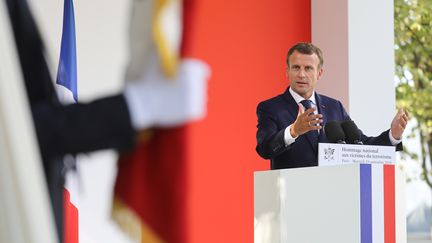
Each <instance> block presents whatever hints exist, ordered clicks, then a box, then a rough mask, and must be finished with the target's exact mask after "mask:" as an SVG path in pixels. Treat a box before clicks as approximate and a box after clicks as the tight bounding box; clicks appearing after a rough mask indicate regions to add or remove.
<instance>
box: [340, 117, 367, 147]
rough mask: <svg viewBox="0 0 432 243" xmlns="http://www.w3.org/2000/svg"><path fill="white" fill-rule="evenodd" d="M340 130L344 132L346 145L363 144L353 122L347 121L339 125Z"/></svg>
mask: <svg viewBox="0 0 432 243" xmlns="http://www.w3.org/2000/svg"><path fill="white" fill-rule="evenodd" d="M340 125H341V127H342V129H343V130H344V132H345V136H346V141H347V143H351V144H363V143H362V141H361V133H360V130H359V129H358V127H357V125H356V124H355V123H354V121H351V120H347V121H343V122H342V123H341V124H340Z"/></svg>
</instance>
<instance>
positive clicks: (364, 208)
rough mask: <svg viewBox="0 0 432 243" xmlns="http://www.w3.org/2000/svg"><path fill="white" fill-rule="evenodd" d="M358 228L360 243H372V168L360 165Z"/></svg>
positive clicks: (368, 165)
mask: <svg viewBox="0 0 432 243" xmlns="http://www.w3.org/2000/svg"><path fill="white" fill-rule="evenodd" d="M360 226H361V229H360V231H361V233H360V234H361V243H372V168H371V165H370V164H361V165H360Z"/></svg>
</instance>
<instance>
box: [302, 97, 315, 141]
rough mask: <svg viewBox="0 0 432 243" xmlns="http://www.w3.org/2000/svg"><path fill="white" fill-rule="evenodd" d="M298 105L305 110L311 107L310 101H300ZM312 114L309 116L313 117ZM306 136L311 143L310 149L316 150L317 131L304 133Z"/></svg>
mask: <svg viewBox="0 0 432 243" xmlns="http://www.w3.org/2000/svg"><path fill="white" fill-rule="evenodd" d="M300 103H301V104H302V105H303V106H304V108H305V110H307V109H309V108H311V107H312V101H310V100H302V101H300ZM313 114H314V113H311V115H313ZM306 136H307V137H308V138H309V140H310V141H311V143H312V147H314V148H315V149H317V148H318V131H317V130H312V131H309V132H307V133H306Z"/></svg>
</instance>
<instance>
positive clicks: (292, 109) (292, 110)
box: [283, 87, 298, 120]
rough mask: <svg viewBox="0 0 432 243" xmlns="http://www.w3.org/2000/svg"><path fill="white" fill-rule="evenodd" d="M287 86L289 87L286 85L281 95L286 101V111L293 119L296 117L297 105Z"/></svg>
mask: <svg viewBox="0 0 432 243" xmlns="http://www.w3.org/2000/svg"><path fill="white" fill-rule="evenodd" d="M289 88H290V87H288V88H287V89H286V90H285V93H283V97H284V99H285V101H286V102H287V107H288V112H289V113H290V114H291V116H292V117H293V118H294V120H295V119H296V118H297V113H298V105H297V102H296V101H295V100H294V98H293V97H292V95H291V93H290V92H289Z"/></svg>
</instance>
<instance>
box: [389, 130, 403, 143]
mask: <svg viewBox="0 0 432 243" xmlns="http://www.w3.org/2000/svg"><path fill="white" fill-rule="evenodd" d="M389 139H390V143H391V144H392V145H397V144H399V143H400V142H402V138H401V139H399V140H398V139H396V138H394V137H393V135H392V133H391V130H389Z"/></svg>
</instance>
